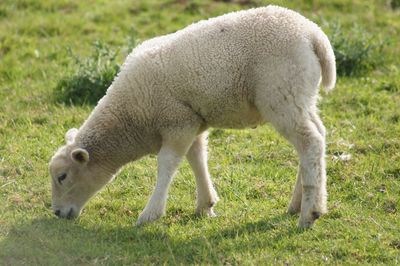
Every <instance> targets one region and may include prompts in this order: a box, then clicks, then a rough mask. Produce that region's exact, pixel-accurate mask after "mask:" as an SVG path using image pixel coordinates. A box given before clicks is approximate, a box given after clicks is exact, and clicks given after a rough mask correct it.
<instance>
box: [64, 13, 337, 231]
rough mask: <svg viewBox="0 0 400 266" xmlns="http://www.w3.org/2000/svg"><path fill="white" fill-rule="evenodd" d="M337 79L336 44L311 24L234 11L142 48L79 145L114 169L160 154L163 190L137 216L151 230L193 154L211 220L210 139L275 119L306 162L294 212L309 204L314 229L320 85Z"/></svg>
mask: <svg viewBox="0 0 400 266" xmlns="http://www.w3.org/2000/svg"><path fill="white" fill-rule="evenodd" d="M335 80H336V66H335V58H334V54H333V51H332V47H331V45H330V43H329V40H328V38H327V37H326V35H325V34H324V33H323V32H322V31H321V29H320V28H319V27H318V26H317V25H316V24H314V23H313V22H311V21H309V20H308V19H306V18H304V17H303V16H301V15H300V14H298V13H296V12H294V11H291V10H288V9H285V8H281V7H277V6H268V7H262V8H256V9H250V10H247V11H239V12H234V13H229V14H226V15H223V16H220V17H217V18H212V19H208V20H205V21H200V22H198V23H195V24H192V25H190V26H188V27H186V28H184V29H183V30H180V31H178V32H176V33H173V34H169V35H165V36H161V37H157V38H154V39H151V40H148V41H146V42H144V43H143V44H141V45H140V46H138V47H137V48H135V49H134V50H133V51H132V53H131V54H130V55H129V56H128V58H127V59H126V62H125V63H124V65H123V66H122V69H121V72H120V74H119V75H118V77H117V78H116V79H115V81H114V82H113V84H112V85H111V86H110V88H109V89H108V91H107V94H106V96H104V98H103V99H102V100H101V101H100V102H99V104H98V105H97V107H96V108H95V109H94V111H93V112H92V114H91V115H90V117H89V118H88V119H87V121H86V122H85V123H84V125H83V126H82V127H81V128H80V130H79V132H78V133H77V135H76V138H75V142H74V143H73V144H71V145H72V146H73V147H75V148H82V149H85V150H87V151H88V153H89V155H90V162H89V164H88V167H90V166H91V165H92V167H93V168H95V167H96V166H98V165H101V166H102V167H105V168H107V169H115V170H116V169H118V168H119V167H121V166H122V165H124V164H125V163H127V162H130V161H132V160H135V159H138V158H139V157H141V156H144V155H146V154H149V153H158V154H159V157H158V158H159V172H158V175H159V177H158V182H157V185H156V189H155V191H154V193H153V196H152V197H151V200H150V201H149V203H148V205H147V206H146V208H145V210H144V212H143V213H142V215H141V217H140V218H139V223H144V222H148V221H152V220H154V219H156V218H158V217H159V216H161V215H162V214H163V212H164V209H165V201H166V195H167V189H168V186H169V184H170V181H171V179H172V176H173V174H174V173H175V170H176V168H177V167H178V165H179V162H180V160H181V159H182V157H183V156H185V154H186V153H187V152H188V151H189V153H188V154H189V155H188V159H189V160H190V161H191V166H192V168H193V170H194V172H195V174H196V180H197V181H198V193H199V195H198V196H199V199H198V212H203V213H208V214H210V215H211V214H213V212H212V209H211V207H212V205H213V204H214V203H215V202H216V201H217V199H218V196H217V194H216V192H215V190H214V188H213V187H212V183H211V181H210V178H209V173H208V169H207V166H206V151H205V150H206V141H205V140H204V133H203V132H205V130H206V129H207V128H209V127H219V128H245V127H254V126H257V125H259V124H262V123H265V122H270V123H271V124H272V125H273V126H274V127H275V128H276V129H277V130H278V131H279V132H280V133H281V134H282V135H283V136H285V137H286V138H287V139H288V140H289V141H290V142H291V143H292V144H293V145H294V146H295V148H296V150H297V151H298V153H299V155H300V169H299V178H298V183H297V185H296V188H295V191H294V194H293V199H292V203H291V205H290V210H291V211H292V212H298V211H300V203H301V202H303V203H302V204H303V205H302V212H301V218H300V225H301V226H303V227H307V226H310V225H311V224H312V222H313V221H314V219H315V217H317V216H319V214H321V213H324V212H326V188H325V182H326V177H325V161H324V152H325V148H324V147H325V128H324V126H323V125H322V122H321V121H320V119H319V117H318V114H317V107H316V101H317V98H318V87H319V85H320V83H322V85H323V86H324V87H325V88H326V89H327V90H330V89H332V88H333V87H334V84H335ZM196 143H197V144H196ZM196 145H197V146H196ZM191 147H192V148H191ZM70 149H71V147H70ZM195 151H196V152H195ZM110 171H111V170H110ZM301 186H303V190H302V189H301ZM306 188H307V189H306ZM302 191H303V192H302ZM302 193H305V195H306V196H304V195H303V196H302ZM207 204H209V206H208V207H207ZM303 206H304V207H303ZM303 208H304V210H303ZM313 217H314V218H313ZM317 218H318V217H317Z"/></svg>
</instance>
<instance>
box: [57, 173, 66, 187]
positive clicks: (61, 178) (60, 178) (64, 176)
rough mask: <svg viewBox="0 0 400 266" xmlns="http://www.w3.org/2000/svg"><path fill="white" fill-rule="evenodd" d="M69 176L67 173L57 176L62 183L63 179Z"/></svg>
mask: <svg viewBox="0 0 400 266" xmlns="http://www.w3.org/2000/svg"><path fill="white" fill-rule="evenodd" d="M66 177H67V174H62V175H60V176H59V177H57V180H58V183H60V185H61V183H62V181H63V180H64V179H65V178H66Z"/></svg>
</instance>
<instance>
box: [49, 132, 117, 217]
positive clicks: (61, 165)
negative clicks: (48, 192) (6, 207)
mask: <svg viewBox="0 0 400 266" xmlns="http://www.w3.org/2000/svg"><path fill="white" fill-rule="evenodd" d="M76 133H77V130H76V129H73V130H69V131H68V132H67V134H66V140H67V145H65V146H63V147H62V148H60V149H59V150H58V151H57V152H56V154H55V155H54V156H53V158H52V159H51V161H50V167H49V170H50V174H51V177H52V180H51V185H52V208H53V211H54V214H55V215H57V216H58V217H62V218H75V217H78V216H79V214H80V213H81V211H82V209H83V207H84V205H85V204H86V202H87V201H88V200H89V199H90V198H91V197H92V196H93V195H94V194H95V193H96V192H97V191H99V190H100V189H101V188H102V187H103V186H104V185H105V184H106V183H107V182H108V181H109V180H110V179H111V175H110V174H107V173H105V172H104V171H102V169H101V168H100V167H96V166H95V165H92V164H90V163H89V160H90V158H89V153H88V152H87V151H86V150H84V149H81V148H79V147H76V145H75V144H74V138H75V135H76Z"/></svg>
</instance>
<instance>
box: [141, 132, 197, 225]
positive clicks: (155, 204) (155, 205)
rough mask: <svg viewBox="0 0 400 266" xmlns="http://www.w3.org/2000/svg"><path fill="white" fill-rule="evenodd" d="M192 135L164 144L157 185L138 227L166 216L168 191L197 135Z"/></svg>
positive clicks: (167, 141) (159, 162)
mask: <svg viewBox="0 0 400 266" xmlns="http://www.w3.org/2000/svg"><path fill="white" fill-rule="evenodd" d="M192 133H193V132H190V133H189V134H187V135H184V136H181V137H176V139H174V140H166V141H165V142H163V145H162V147H161V150H160V152H159V153H158V156H157V164H158V174H157V183H156V186H155V189H154V191H153V193H152V195H151V198H150V200H149V201H148V203H147V205H146V207H145V208H144V210H143V211H142V213H141V214H140V215H139V219H138V221H137V224H138V225H141V224H145V223H149V222H152V221H154V220H157V219H158V218H160V217H161V216H163V215H164V214H165V207H166V202H167V196H168V189H169V186H170V184H171V181H172V178H173V176H174V175H175V172H176V169H177V168H178V166H179V164H180V162H181V161H182V158H183V157H184V155H185V154H186V152H187V151H188V149H189V147H190V145H191V144H192V142H193V139H194V136H195V133H193V134H192Z"/></svg>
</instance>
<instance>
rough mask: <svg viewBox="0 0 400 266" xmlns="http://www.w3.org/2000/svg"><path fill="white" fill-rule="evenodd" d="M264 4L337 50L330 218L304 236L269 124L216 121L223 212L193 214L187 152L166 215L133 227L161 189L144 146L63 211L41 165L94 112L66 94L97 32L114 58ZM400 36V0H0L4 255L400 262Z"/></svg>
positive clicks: (286, 149) (20, 261) (122, 260)
mask: <svg viewBox="0 0 400 266" xmlns="http://www.w3.org/2000/svg"><path fill="white" fill-rule="evenodd" d="M268 3H275V4H279V5H282V6H286V7H289V8H292V9H294V10H297V11H299V12H300V13H302V14H303V15H305V16H306V17H308V18H310V19H311V20H313V21H315V22H317V23H318V24H320V25H321V27H322V29H323V30H324V31H325V32H326V33H327V35H328V36H329V37H330V39H331V41H332V43H334V44H335V45H334V46H335V47H336V48H337V56H338V65H339V63H340V65H339V66H340V68H339V69H338V72H339V73H340V76H339V77H338V83H337V86H336V88H335V90H334V91H332V92H331V93H329V94H328V95H326V94H324V93H323V94H322V99H321V101H320V103H319V106H320V109H321V117H322V120H323V121H324V124H325V126H326V128H327V131H328V135H327V173H328V192H329V200H328V208H329V213H328V214H327V215H325V216H323V217H321V219H319V220H318V221H317V222H316V224H315V226H314V228H313V229H311V230H300V229H298V228H297V217H294V216H291V215H289V214H287V213H286V209H287V205H288V203H289V200H290V195H291V191H292V187H293V186H294V183H295V176H296V171H297V164H298V159H297V155H296V153H295V152H294V150H293V148H292V147H291V145H289V143H288V142H287V141H286V140H285V139H283V138H282V137H281V136H279V135H278V134H277V133H276V132H275V131H274V129H273V128H272V127H271V126H269V125H265V126H262V127H258V128H257V129H248V130H242V131H237V130H221V129H211V130H210V137H209V147H210V148H209V155H210V159H209V166H210V172H211V174H212V176H213V180H214V182H215V185H216V188H217V190H218V193H219V196H220V198H221V201H220V202H219V203H218V204H217V206H216V208H215V210H216V213H217V215H218V216H217V217H215V218H212V219H209V218H204V217H203V218H201V217H197V216H195V215H194V208H195V183H194V178H193V175H192V173H191V170H190V167H189V166H188V163H187V162H184V163H183V165H182V166H181V168H180V170H179V173H178V174H177V176H176V177H175V179H174V182H173V184H172V187H171V190H170V196H169V199H168V206H167V208H168V209H167V215H166V216H165V217H163V218H162V219H161V220H159V221H157V222H155V223H154V224H151V225H148V226H144V227H136V226H135V222H136V219H137V217H138V214H139V213H140V211H141V210H142V208H143V207H144V206H145V203H146V200H147V199H148V197H149V196H150V193H151V191H152V188H153V186H154V183H155V177H156V158H155V156H149V157H146V158H144V159H141V160H140V161H137V162H134V163H131V164H129V165H127V166H126V167H125V168H124V170H123V171H122V172H121V173H120V174H119V175H118V177H117V178H116V180H114V181H113V182H112V183H111V184H109V185H108V186H107V187H106V188H105V189H104V190H103V191H102V192H101V193H99V194H98V195H97V196H96V197H95V198H93V199H92V200H91V201H90V202H89V204H88V205H87V206H86V208H85V210H84V212H83V214H82V215H81V216H80V218H79V219H77V220H73V221H70V220H61V219H57V218H56V217H55V216H54V215H53V213H52V211H51V209H50V206H51V191H50V177H49V174H48V161H49V160H50V158H51V156H52V155H53V153H54V152H55V150H56V149H57V148H58V147H59V146H61V145H63V144H64V134H65V132H66V131H67V130H68V129H69V128H72V127H79V126H80V125H81V123H82V122H83V121H84V120H85V118H86V117H87V116H88V115H89V113H90V111H91V109H92V108H93V106H94V105H93V104H92V103H90V102H86V103H74V102H72V103H71V101H68V99H67V100H65V99H64V102H63V101H62V100H61V101H60V99H59V96H57V90H56V88H57V87H59V84H60V81H61V80H65V79H68V78H69V77H73V76H74V75H76V73H77V68H78V67H79V63H76V61H77V60H78V61H79V60H80V62H82V61H85V58H90V57H91V56H92V54H93V51H95V50H96V49H99V48H98V46H94V45H93V44H94V43H95V42H100V43H101V45H104V46H106V47H108V48H107V49H109V50H110V51H111V52H110V51H108V52H107V51H106V56H107V55H109V54H110V53H112V51H115V53H116V57H115V59H113V58H111V59H109V60H111V61H110V62H101V63H103V64H106V65H107V64H108V65H111V66H112V65H113V64H122V62H123V60H124V57H125V56H126V55H127V54H128V52H129V50H130V49H131V48H132V47H133V46H134V45H135V44H137V43H139V42H141V41H144V40H146V39H149V38H151V37H154V36H157V35H161V34H166V33H170V32H174V31H176V30H178V29H180V28H182V27H184V26H185V25H188V24H190V23H192V22H196V21H198V20H200V19H203V18H208V17H213V16H217V15H220V14H224V13H226V12H228V11H233V10H239V9H246V8H250V7H255V6H262V5H266V4H268ZM399 43H400V2H399V1H395V0H392V1H386V0H368V1H363V0H355V1H350V0H332V1H322V0H321V1H318V0H303V1H300V0H299V1H297V0H296V1H268V2H267V1H258V0H224V1H223V0H219V1H217V0H214V1H212V0H206V1H200V0H194V1H191V0H165V1H156V0H150V1H145V0H143V1H142V0H140V1H122V0H116V1H105V0H99V1H77V0H76V1H75V0H74V1H67V0H61V1H57V0H41V1H36V0H3V1H1V2H0V265H114V264H116V265H122V264H128V265H132V264H138V265H142V264H181V265H186V264H240V265H241V264H244V265H256V264H262V265H265V264H268V265H269V264H277V265H302V264H304V265H313V264H333V265H337V264H345V265H347V264H371V265H379V264H382V265H383V264H385V265H395V264H400V57H399V56H400V45H399ZM96 47H97V48H96ZM111 57H112V56H111ZM76 58H78V59H76ZM349 58H350V59H349ZM339 59H340V60H341V61H340V62H339ZM102 60H106V59H102ZM352 60H353V61H352ZM86 66H87V65H85V64H83V66H82V64H81V68H83V69H84V68H85V67H86Z"/></svg>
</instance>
